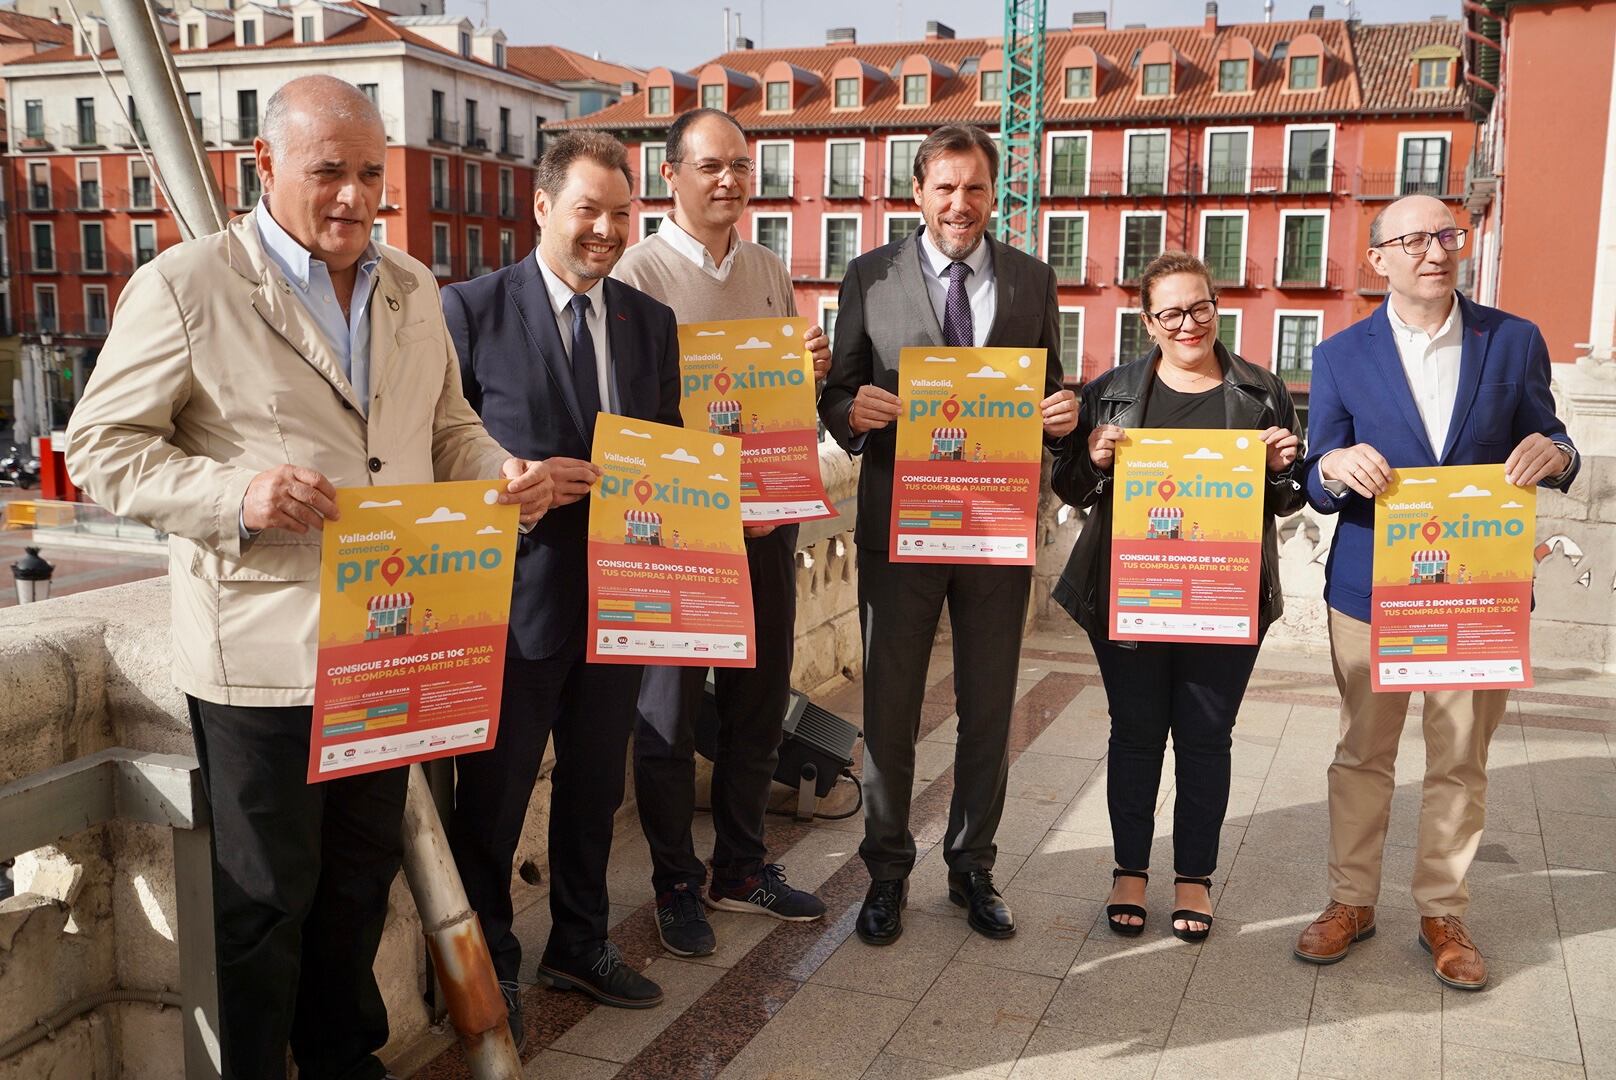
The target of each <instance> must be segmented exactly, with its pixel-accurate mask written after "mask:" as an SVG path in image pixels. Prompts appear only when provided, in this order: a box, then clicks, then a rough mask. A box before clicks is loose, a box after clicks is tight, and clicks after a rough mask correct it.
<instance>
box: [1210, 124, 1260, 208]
mask: <svg viewBox="0 0 1616 1080" xmlns="http://www.w3.org/2000/svg"><path fill="white" fill-rule="evenodd" d="M1251 134H1252V133H1251V132H1250V131H1249V130H1245V129H1241V130H1222V131H1219V130H1210V131H1208V132H1207V135H1206V190H1207V193H1208V194H1210V195H1239V194H1243V193H1244V192H1247V191H1250V190H1251Z"/></svg>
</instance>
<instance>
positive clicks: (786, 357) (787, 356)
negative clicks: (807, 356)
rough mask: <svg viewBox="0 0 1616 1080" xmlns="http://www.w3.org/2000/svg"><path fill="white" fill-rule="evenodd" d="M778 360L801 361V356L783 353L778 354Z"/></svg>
mask: <svg viewBox="0 0 1616 1080" xmlns="http://www.w3.org/2000/svg"><path fill="white" fill-rule="evenodd" d="M780 359H782V360H801V359H802V354H800V353H794V352H783V353H781V354H780Z"/></svg>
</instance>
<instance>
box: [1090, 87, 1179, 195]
mask: <svg viewBox="0 0 1616 1080" xmlns="http://www.w3.org/2000/svg"><path fill="white" fill-rule="evenodd" d="M1141 78H1143V76H1141ZM1135 135H1160V136H1161V137H1162V139H1163V140H1164V141H1165V143H1166V145H1167V152H1166V153H1165V154H1164V155H1163V157H1162V190H1161V194H1162V195H1166V194H1167V191H1168V189H1169V187H1170V186H1171V185H1170V182H1169V179H1168V178H1169V177H1171V176H1172V175H1173V129H1172V128H1125V129H1124V130H1123V132H1122V193H1123V194H1124V195H1133V194H1134V192H1133V191H1132V190H1131V189H1130V187H1129V178H1130V177H1131V176H1132V175H1133V173H1132V172H1131V171H1129V166H1130V164H1131V162H1130V161H1129V160H1128V159H1129V158H1130V157H1132V156H1133V137H1134V136H1135ZM1091 146H1092V144H1091ZM1141 194H1144V197H1145V198H1151V197H1153V196H1154V194H1155V193H1154V192H1151V193H1141Z"/></svg>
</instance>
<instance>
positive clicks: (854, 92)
mask: <svg viewBox="0 0 1616 1080" xmlns="http://www.w3.org/2000/svg"><path fill="white" fill-rule="evenodd" d="M858 84H859V81H858V79H856V78H854V79H837V80H836V85H835V92H836V107H837V108H838V109H856V108H858V103H859V92H858V89H859V88H858Z"/></svg>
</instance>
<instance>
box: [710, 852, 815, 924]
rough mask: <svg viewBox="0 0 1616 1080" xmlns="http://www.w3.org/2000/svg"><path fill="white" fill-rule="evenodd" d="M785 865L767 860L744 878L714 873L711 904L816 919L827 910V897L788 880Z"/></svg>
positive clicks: (790, 918)
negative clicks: (722, 878)
mask: <svg viewBox="0 0 1616 1080" xmlns="http://www.w3.org/2000/svg"><path fill="white" fill-rule="evenodd" d="M785 869H786V868H785V867H783V866H781V865H780V864H779V863H765V864H764V865H763V866H760V867H759V868H758V872H757V873H755V874H753V875H752V876H751V877H748V878H743V879H741V880H740V881H734V882H730V881H720V880H719V879H718V878H717V877H714V878H713V883H712V885H711V886H710V887H709V888H708V890H707V896H706V900H707V906H708V907H710V908H712V909H713V910H714V911H743V912H748V913H750V914H753V915H768V916H770V917H771V918H775V919H783V920H785V921H786V922H812V921H813V920H815V919H817V918H819V917H820V916H821V915H823V914H825V904H824V901H822V900H820V899H819V897H817V896H815V895H814V894H813V893H808V892H803V891H802V890H801V889H793V888H792V887H791V886H790V885H787V884H786V875H785Z"/></svg>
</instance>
